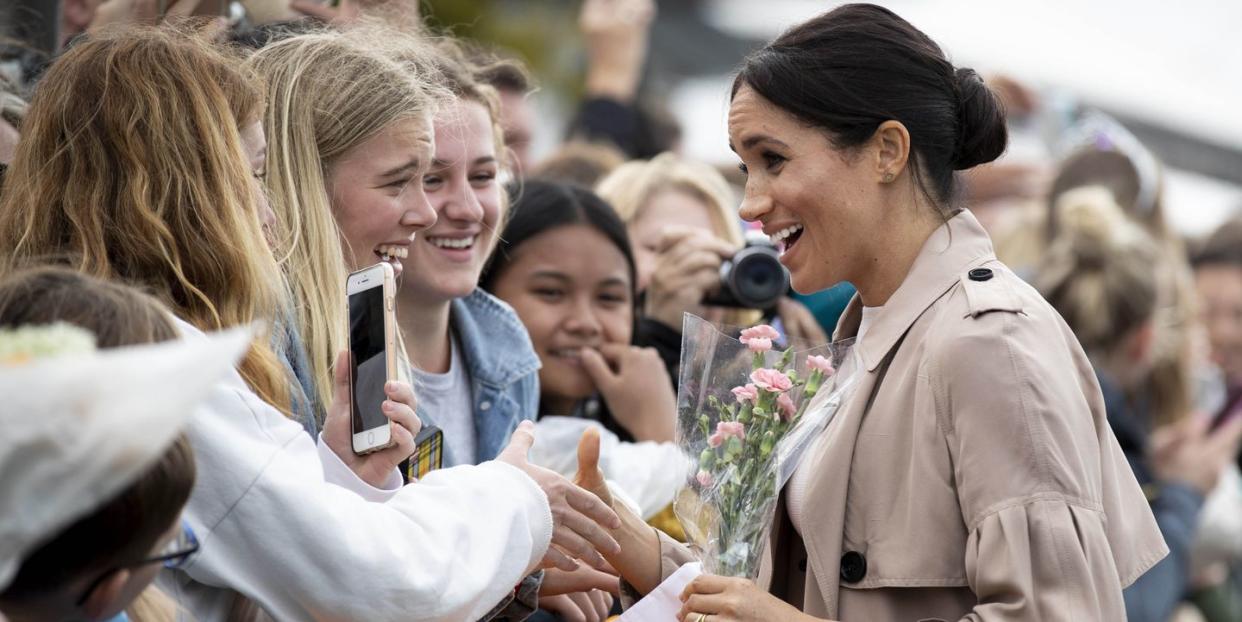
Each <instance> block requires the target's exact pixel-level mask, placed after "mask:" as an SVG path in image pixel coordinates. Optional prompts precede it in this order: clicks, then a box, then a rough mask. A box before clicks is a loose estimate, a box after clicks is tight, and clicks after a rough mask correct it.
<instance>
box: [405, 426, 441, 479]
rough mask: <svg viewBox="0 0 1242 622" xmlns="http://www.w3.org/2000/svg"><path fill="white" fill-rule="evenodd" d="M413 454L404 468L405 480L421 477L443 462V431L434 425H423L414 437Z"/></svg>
mask: <svg viewBox="0 0 1242 622" xmlns="http://www.w3.org/2000/svg"><path fill="white" fill-rule="evenodd" d="M414 444H415V447H414V455H412V456H410V459H409V461H408V462H407V466H406V469H405V481H407V482H412V481H416V480H418V479H421V478H422V477H424V476H425V475H427V474H428V473H430V472H432V471H434V470H436V469H438V468H440V467H441V466H443V464H444V432H443V431H441V430H440V428H437V427H436V426H434V425H429V426H426V427H424V428H423V429H422V430H421V431H419V433H418V437H417V438H415V439H414Z"/></svg>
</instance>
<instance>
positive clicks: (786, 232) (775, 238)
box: [771, 225, 802, 244]
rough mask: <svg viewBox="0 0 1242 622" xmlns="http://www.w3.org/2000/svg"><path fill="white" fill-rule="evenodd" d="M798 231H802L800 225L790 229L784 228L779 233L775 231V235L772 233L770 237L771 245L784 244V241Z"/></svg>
mask: <svg viewBox="0 0 1242 622" xmlns="http://www.w3.org/2000/svg"><path fill="white" fill-rule="evenodd" d="M799 231H802V225H793V226H790V227H785V228H784V229H781V230H780V231H777V232H776V233H773V234H772V235H771V238H772V243H773V244H780V243H781V242H784V241H785V240H787V239H789V236H791V235H793V234H795V233H797V232H799Z"/></svg>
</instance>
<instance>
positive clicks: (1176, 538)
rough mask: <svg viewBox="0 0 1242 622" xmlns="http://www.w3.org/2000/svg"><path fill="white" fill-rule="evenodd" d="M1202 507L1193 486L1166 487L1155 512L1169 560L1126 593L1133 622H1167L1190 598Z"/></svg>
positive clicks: (1153, 508)
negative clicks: (1194, 545)
mask: <svg viewBox="0 0 1242 622" xmlns="http://www.w3.org/2000/svg"><path fill="white" fill-rule="evenodd" d="M1202 507H1203V496H1202V495H1200V494H1199V493H1198V492H1197V491H1195V490H1194V489H1192V488H1190V487H1189V486H1186V485H1185V484H1178V483H1170V484H1166V485H1164V486H1163V487H1162V489H1161V492H1160V496H1159V497H1158V498H1157V499H1156V500H1155V502H1154V503H1152V511H1153V513H1154V514H1155V516H1156V524H1158V525H1160V533H1161V534H1162V535H1164V540H1165V543H1167V544H1168V545H1169V556H1168V557H1166V558H1164V559H1163V560H1161V561H1160V563H1158V564H1156V566H1155V567H1154V568H1152V569H1151V570H1150V571H1148V572H1147V574H1145V575H1143V576H1141V577H1139V578H1138V580H1137V581H1135V582H1134V583H1133V584H1132V585H1131V586H1130V587H1128V588H1126V590H1125V592H1124V593H1123V595H1124V596H1125V601H1126V614H1127V615H1128V616H1129V620H1130V622H1164V621H1165V620H1168V619H1169V618H1171V617H1173V611H1174V610H1175V609H1177V605H1178V604H1179V603H1181V602H1182V600H1183V599H1184V598H1185V597H1186V594H1187V587H1188V585H1187V584H1188V582H1189V579H1190V547H1191V543H1192V542H1193V540H1194V537H1195V528H1196V526H1197V525H1198V521H1199V511H1200V509H1202Z"/></svg>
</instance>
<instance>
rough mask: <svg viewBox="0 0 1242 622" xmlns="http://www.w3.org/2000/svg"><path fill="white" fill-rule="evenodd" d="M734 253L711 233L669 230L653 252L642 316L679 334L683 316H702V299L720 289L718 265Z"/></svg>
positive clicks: (677, 229) (728, 245) (677, 228)
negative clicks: (654, 256)
mask: <svg viewBox="0 0 1242 622" xmlns="http://www.w3.org/2000/svg"><path fill="white" fill-rule="evenodd" d="M736 250H737V249H735V248H733V246H732V245H730V244H729V243H728V242H725V241H723V240H720V239H718V238H717V237H716V236H714V235H712V234H711V233H710V232H706V231H702V230H700V229H691V228H687V227H669V228H668V230H667V231H665V232H664V236H663V237H662V238H661V239H660V244H659V247H658V248H657V249H656V259H655V263H656V266H655V270H654V271H653V272H652V274H651V281H650V283H648V285H647V301H646V310H645V315H646V316H647V317H649V318H651V319H654V320H656V321H658V322H660V323H662V324H664V325H666V326H669V327H671V328H674V329H676V330H679V331H680V330H681V316H682V314H683V313H693V314H695V315H702V314H703V299H704V298H705V297H706V296H707V295H708V294H709V293H711V292H713V291H715V290H716V289H717V288H719V287H720V266H721V265H722V264H724V262H725V260H727V259H729V258H730V257H732V256H733V254H734V252H736Z"/></svg>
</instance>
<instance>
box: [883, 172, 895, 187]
mask: <svg viewBox="0 0 1242 622" xmlns="http://www.w3.org/2000/svg"><path fill="white" fill-rule="evenodd" d="M893 179H894V176H893V172H892V171H889V172H887V173H884V183H886V184H891V183H893Z"/></svg>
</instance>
